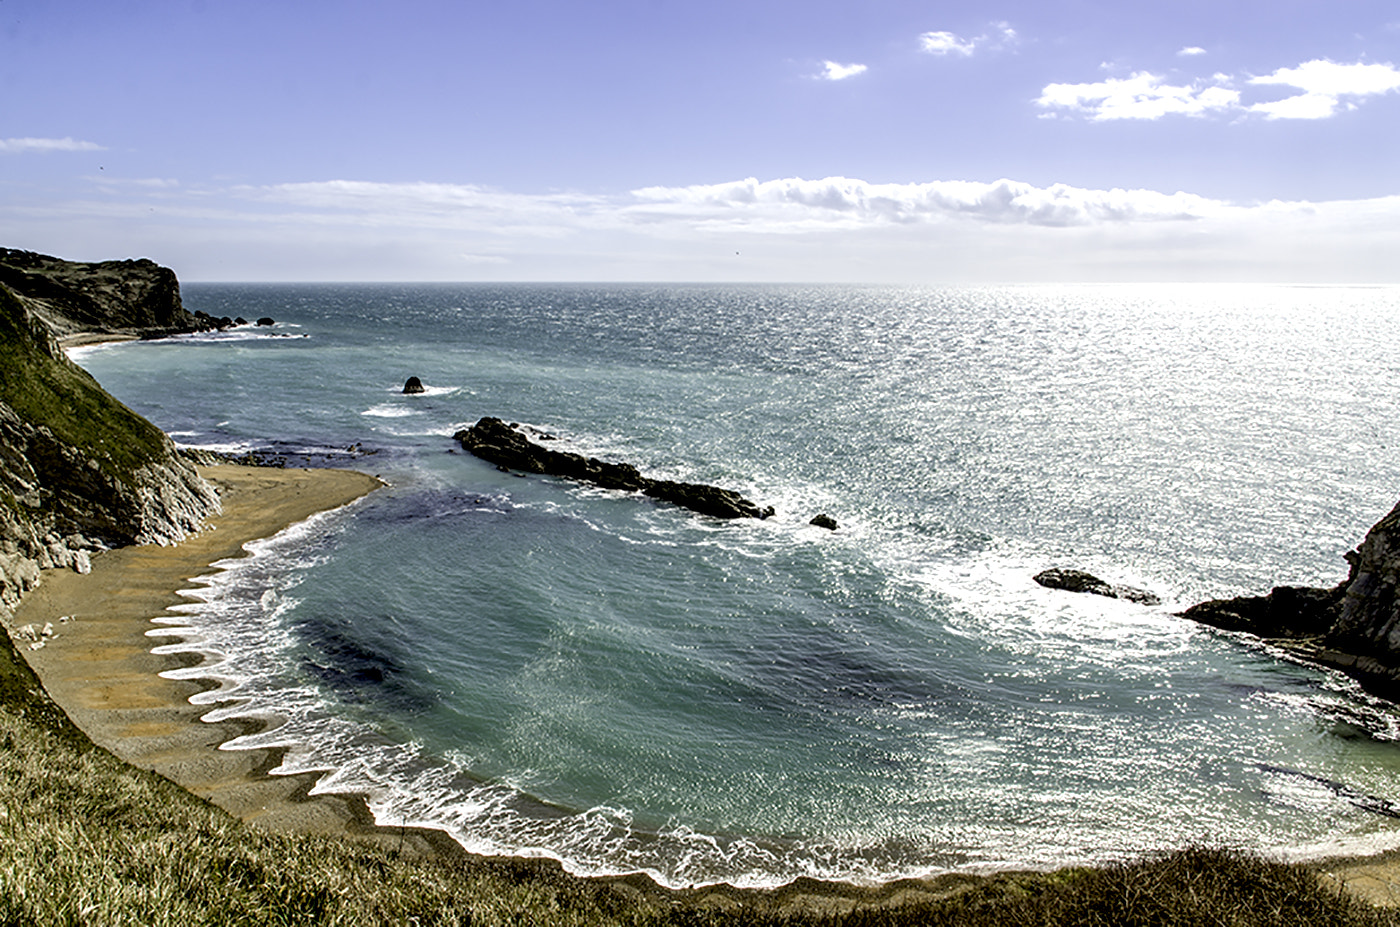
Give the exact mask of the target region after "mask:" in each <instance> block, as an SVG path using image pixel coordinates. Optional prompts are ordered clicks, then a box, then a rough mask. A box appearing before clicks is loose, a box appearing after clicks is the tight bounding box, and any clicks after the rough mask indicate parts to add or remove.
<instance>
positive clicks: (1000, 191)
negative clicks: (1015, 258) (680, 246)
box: [633, 177, 1219, 231]
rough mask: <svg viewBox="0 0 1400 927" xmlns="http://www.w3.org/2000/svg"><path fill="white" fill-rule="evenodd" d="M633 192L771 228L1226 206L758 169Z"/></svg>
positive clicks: (1065, 221)
mask: <svg viewBox="0 0 1400 927" xmlns="http://www.w3.org/2000/svg"><path fill="white" fill-rule="evenodd" d="M633 195H634V196H635V197H636V198H637V199H638V200H640V201H641V202H642V203H644V204H647V207H650V208H649V209H648V208H642V209H637V210H634V211H636V212H641V213H646V212H648V211H649V212H651V213H653V214H656V213H659V212H671V213H673V214H674V213H680V214H684V215H686V216H688V217H689V218H690V219H691V220H693V221H697V222H701V223H704V222H710V223H724V224H733V225H746V226H755V225H761V226H762V227H764V228H765V229H767V230H770V231H784V230H786V231H802V230H804V229H812V228H815V227H819V226H828V227H833V228H835V227H846V228H850V227H855V226H863V225H873V224H894V225H909V224H916V223H923V222H938V221H942V220H949V219H973V220H978V221H983V222H992V223H1005V224H1020V225H1035V226H1072V225H1088V224H1092V223H1097V222H1127V221H1143V220H1182V219H1192V218H1197V217H1200V216H1203V215H1208V214H1210V213H1212V212H1213V211H1215V210H1216V209H1217V208H1218V206H1219V204H1218V203H1216V202H1215V201H1212V200H1208V199H1205V198H1203V197H1198V196H1193V195H1191V194H1186V193H1173V194H1162V193H1157V192H1154V191H1151V190H1118V189H1114V190H1086V189H1081V188H1078V187H1071V186H1068V185H1065V184H1055V185H1053V186H1050V187H1036V186H1032V185H1031V184H1028V183H1022V182H1019V181H1014V180H1005V179H1003V180H998V181H996V182H995V183H980V182H975V181H961V180H944V181H933V182H930V183H912V184H875V183H869V182H867V181H864V180H855V179H851V178H848V177H827V178H825V179H822V180H803V179H801V178H785V179H780V180H768V181H759V180H757V179H756V178H752V177H750V178H748V179H747V180H738V181H733V182H730V183H722V184H705V185H698V186H688V187H646V188H643V189H640V190H635V191H633Z"/></svg>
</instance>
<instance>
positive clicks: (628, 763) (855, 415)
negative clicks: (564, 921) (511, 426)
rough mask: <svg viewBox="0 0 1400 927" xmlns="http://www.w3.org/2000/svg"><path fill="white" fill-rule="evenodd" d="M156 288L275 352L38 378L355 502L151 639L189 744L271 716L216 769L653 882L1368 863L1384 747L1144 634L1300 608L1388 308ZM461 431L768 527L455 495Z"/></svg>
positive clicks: (1337, 566)
mask: <svg viewBox="0 0 1400 927" xmlns="http://www.w3.org/2000/svg"><path fill="white" fill-rule="evenodd" d="M184 295H185V302H186V305H187V306H188V307H189V308H191V309H202V310H205V311H207V312H209V313H211V314H213V315H215V316H221V315H230V316H235V315H242V316H244V317H247V318H257V317H259V316H264V315H268V316H272V317H274V318H276V319H277V320H278V323H279V324H278V325H277V326H276V327H275V328H273V329H271V330H267V329H263V330H257V329H240V330H236V331H234V332H229V333H225V334H221V335H203V336H194V337H188V338H181V339H173V340H170V341H165V342H151V343H133V344H127V345H121V346H115V347H106V348H100V349H96V350H85V351H82V352H80V353H79V360H80V362H81V363H82V364H83V365H84V366H86V367H87V368H88V369H89V370H91V371H92V372H93V373H94V374H95V375H96V377H97V378H98V380H99V381H101V382H102V384H103V385H104V386H106V387H107V388H108V389H109V390H110V391H111V392H113V393H114V394H115V395H116V396H118V397H119V398H121V399H122V400H123V401H125V402H127V403H128V404H129V405H131V406H132V407H133V408H135V409H136V410H137V411H139V412H141V413H142V414H144V415H146V416H148V417H149V418H151V419H152V420H153V421H155V422H156V423H157V424H158V425H160V426H161V427H163V428H165V429H166V430H167V431H169V432H171V433H172V434H173V435H175V437H176V439H177V440H179V441H181V442H183V443H186V444H191V445H199V446H210V447H218V448H223V449H231V450H232V449H262V450H271V451H274V452H277V453H283V454H289V455H292V459H293V461H294V462H295V461H296V460H299V459H301V458H300V457H298V456H297V455H304V454H310V455H312V456H313V457H315V458H316V459H317V460H319V461H325V460H328V459H329V460H330V462H332V463H333V464H335V465H340V466H353V467H355V468H358V469H362V470H366V471H367V472H371V473H377V474H380V475H381V476H382V477H383V478H384V479H386V480H387V481H388V482H389V483H390V488H388V489H386V490H383V491H380V492H378V493H376V494H374V495H373V496H371V497H369V498H368V499H366V500H364V501H362V502H361V503H358V504H356V505H354V506H351V507H350V508H348V509H344V510H341V511H339V512H335V513H330V514H327V515H323V516H319V517H317V518H316V519H313V520H312V521H311V522H308V523H305V524H303V525H301V526H297V527H295V528H293V529H290V530H289V531H288V532H286V533H284V534H283V535H281V536H279V537H278V538H275V539H271V540H269V541H266V542H261V543H259V544H256V545H253V548H254V549H255V551H256V556H254V557H252V558H249V559H247V560H244V561H240V562H239V564H238V565H237V566H236V567H235V568H234V569H231V570H229V571H227V572H225V573H222V574H219V576H218V577H217V578H215V579H214V580H212V581H205V582H203V583H201V584H199V586H198V590H199V592H198V594H199V596H200V601H198V602H196V603H194V604H192V605H191V606H190V607H189V608H188V609H187V611H188V612H189V615H188V622H189V625H190V626H191V627H193V628H194V629H196V630H195V631H186V632H184V634H182V635H179V636H178V637H176V638H174V639H171V640H165V641H161V640H156V641H153V643H155V644H164V645H165V646H169V647H174V648H185V649H189V648H195V649H202V650H205V651H208V652H213V653H217V654H219V655H220V658H221V659H222V662H221V663H220V664H219V666H218V667H217V668H216V669H215V670H214V671H212V674H213V675H215V676H217V677H218V678H220V679H222V680H223V682H224V685H223V687H222V688H221V689H219V690H216V691H214V692H212V693H205V695H203V696H201V697H200V698H201V699H203V700H204V701H205V702H207V703H208V704H209V706H210V709H211V712H212V713H213V714H212V715H211V717H221V716H226V715H229V714H254V715H258V716H263V717H267V718H269V719H276V726H275V727H274V728H273V729H272V730H270V731H269V732H267V733H265V734H262V735H258V736H255V737H252V738H248V739H246V740H245V741H243V742H241V743H235V744H234V745H233V746H259V745H266V744H286V745H289V746H292V747H293V748H294V749H293V750H292V752H291V753H290V755H289V758H288V760H287V763H286V765H285V771H297V770H303V769H323V770H326V776H325V778H324V779H323V780H322V783H321V785H320V786H319V787H318V788H320V789H323V790H346V789H349V790H354V791H359V792H364V793H366V794H367V795H368V796H369V797H370V801H371V806H372V808H373V810H374V811H375V813H376V815H377V816H379V818H380V819H381V820H382V821H385V822H393V823H397V822H407V823H413V824H426V825H429V826H434V827H439V828H443V829H446V830H448V831H449V832H450V833H452V834H453V835H454V836H455V837H456V838H457V839H458V840H459V841H461V842H462V843H463V844H464V845H465V846H467V847H468V848H470V849H472V850H477V851H482V852H496V853H515V854H529V855H548V856H553V857H557V858H559V859H562V860H563V861H564V862H565V864H566V865H567V866H568V867H569V868H570V869H571V870H572V871H576V872H581V873H599V872H618V871H635V870H643V871H647V872H650V873H652V874H653V875H655V876H656V877H657V878H659V879H660V880H661V881H663V882H665V883H667V884H672V885H683V884H695V883H701V882H713V881H729V882H734V883H736V884H743V885H750V884H752V885H766V884H775V883H778V882H782V881H786V880H790V879H792V878H794V877H796V876H799V875H814V876H819V877H826V878H841V879H853V880H858V881H871V880H881V879H890V878H895V877H898V876H903V875H911V874H920V873H928V872H938V871H943V870H947V869H958V868H973V869H979V868H994V867H1002V866H1027V865H1030V866H1049V865H1058V864H1064V863H1070V862H1083V861H1093V860H1103V859H1108V858H1117V857H1121V856H1124V855H1129V854H1133V853H1136V852H1140V851H1143V850H1148V849H1154V848H1161V847H1164V846H1179V845H1182V844H1184V843H1187V842H1191V841H1202V840H1204V841H1210V842H1224V843H1229V844H1232V845H1240V846H1247V847H1254V848H1259V849H1264V850H1266V851H1270V852H1277V853H1281V854H1284V855H1289V856H1295V857H1296V856H1309V855H1318V854H1320V853H1325V852H1334V851H1341V850H1346V851H1358V850H1366V849H1377V848H1381V847H1389V846H1397V845H1400V828H1397V825H1396V820H1395V818H1394V817H1391V816H1389V815H1387V814H1383V813H1377V811H1376V809H1377V808H1379V809H1380V810H1381V811H1386V810H1390V806H1389V805H1387V804H1386V803H1387V802H1392V801H1393V802H1397V803H1400V777H1398V776H1397V774H1400V750H1397V748H1396V744H1395V743H1394V741H1395V740H1396V739H1397V737H1400V715H1397V714H1396V712H1395V710H1394V709H1393V708H1391V707H1390V706H1388V705H1386V704H1385V703H1380V702H1377V701H1375V700H1372V699H1369V698H1368V697H1366V696H1365V695H1363V694H1361V693H1360V692H1359V691H1358V690H1357V689H1356V688H1355V687H1354V686H1353V685H1352V684H1350V683H1349V682H1348V681H1347V680H1345V679H1344V678H1342V677H1340V676H1337V675H1335V674H1329V673H1323V672H1320V671H1317V670H1314V669H1310V668H1306V667H1302V666H1299V665H1296V664H1293V663H1290V662H1287V661H1286V660H1283V659H1281V658H1280V657H1279V655H1277V654H1275V653H1271V652H1269V651H1268V650H1266V649H1265V648H1263V647H1262V646H1261V645H1259V644H1257V643H1255V642H1250V641H1248V640H1245V639H1242V638H1239V637H1235V636H1231V635H1227V634H1222V633H1219V632H1214V631H1211V630H1209V629H1204V628H1200V627H1196V626H1193V625H1191V624H1189V623H1187V622H1184V621H1182V620H1181V619H1178V618H1176V617H1174V616H1173V615H1172V614H1171V613H1172V612H1173V611H1176V610H1179V609H1180V608H1181V607H1184V606H1186V605H1189V604H1193V603H1194V602H1196V601H1199V600H1201V599H1203V598H1207V597H1212V596H1218V595H1230V594H1240V593H1245V592H1262V591H1264V590H1265V589H1267V588H1268V587H1269V586H1270V585H1273V584H1276V583H1307V584H1318V585H1322V584H1332V583H1335V582H1337V581H1338V580H1340V579H1341V578H1342V576H1343V575H1344V573H1345V564H1344V563H1343V561H1342V558H1341V555H1342V553H1343V552H1344V551H1346V550H1348V549H1349V548H1350V547H1351V546H1354V545H1355V544H1356V543H1358V542H1359V541H1360V539H1361V538H1362V537H1363V536H1364V534H1365V531H1366V529H1367V528H1368V527H1369V526H1370V525H1371V524H1372V523H1373V522H1375V521H1376V520H1378V519H1379V518H1380V517H1381V516H1382V515H1383V514H1385V512H1387V511H1389V509H1390V508H1391V506H1392V505H1393V504H1394V503H1395V499H1396V496H1397V494H1400V457H1397V455H1396V454H1395V453H1393V451H1392V450H1391V449H1392V448H1394V447H1396V446H1397V444H1400V434H1397V433H1396V430H1397V427H1400V376H1397V375H1396V374H1397V369H1396V368H1397V366H1400V364H1398V363H1397V362H1396V361H1395V360H1394V359H1393V351H1391V350H1390V349H1389V346H1391V345H1393V344H1395V343H1400V311H1397V310H1400V292H1397V291H1396V290H1393V289H1385V288H1381V289H1304V288H1246V287H1236V288H1231V287H1204V286H1183V287H1150V288H1129V287H1078V288H1076V287H1046V288H1035V287H1017V288H986V289H935V288H924V289H918V288H915V289H903V288H887V287H795V286H794V287H777V286H774V287H755V286H745V287H709V286H704V287H702V286H671V287H651V286H616V287H608V286H537V285H529V286H526V285H521V286H490V285H479V286H447V285H434V286H272V285H268V286H232V285H229V286H222V285H209V284H206V285H189V286H186V287H185V294H184ZM409 375H417V376H419V377H421V378H422V379H423V381H424V382H425V383H426V384H428V386H429V387H430V389H429V392H428V393H427V394H426V395H423V396H403V395H401V393H400V392H399V390H400V389H401V387H402V384H403V381H404V379H406V378H407V377H408V376H409ZM483 415H498V416H501V417H503V418H506V419H507V420H514V421H521V422H527V423H530V424H533V425H535V426H538V427H540V428H542V429H545V430H547V431H549V432H552V433H554V434H556V435H558V436H559V437H560V440H561V443H562V444H563V445H565V446H567V447H570V448H572V449H575V450H579V451H582V452H585V453H588V454H592V455H595V456H600V457H604V458H607V459H614V460H624V461H628V462H631V463H634V464H636V465H637V466H638V467H639V468H640V469H641V470H642V471H643V472H644V473H646V474H648V475H651V476H656V477H665V478H672V479H683V480H691V481H703V482H709V483H715V484H718V485H721V486H725V487H728V488H733V489H737V490H739V491H741V492H742V493H744V495H746V496H748V497H749V498H751V499H753V500H754V501H755V502H757V503H759V504H760V505H770V504H771V505H774V506H776V508H777V510H778V515H777V516H776V517H775V518H773V519H770V520H768V521H764V522H756V521H746V522H743V523H729V522H718V521H712V520H709V519H706V518H703V517H700V516H697V515H695V514H693V513H689V512H685V511H682V510H679V509H675V508H671V507H668V506H665V505H663V504H658V503H656V502H653V501H651V500H647V499H644V498H642V497H638V496H631V495H624V494H620V493H614V492H607V491H602V490H598V489H592V488H587V487H583V486H579V485H575V484H570V483H565V482H560V481H556V480H553V479H549V478H543V477H534V476H532V477H528V478H523V477H520V476H517V475H512V474H507V473H502V472H499V471H497V470H496V469H495V468H494V467H492V466H490V465H488V464H485V463H483V462H481V461H479V460H476V459H475V458H473V457H471V456H470V455H467V454H465V453H463V452H462V451H461V450H460V448H457V447H456V446H455V443H454V442H453V441H452V440H451V435H452V433H453V432H454V431H456V430H457V429H459V428H461V427H464V426H466V425H469V424H470V423H472V422H474V421H476V419H477V418H479V417H481V416H483ZM352 445H357V446H358V450H357V451H355V452H353V453H352V452H350V451H348V450H347V449H348V448H350V447H351V446H352ZM364 452H368V453H364ZM818 512H827V513H829V514H831V515H832V516H833V517H835V518H836V519H837V521H838V522H840V524H841V528H840V530H839V531H837V532H834V533H830V532H826V531H823V530H821V529H817V528H813V527H810V526H808V525H807V521H808V520H809V519H810V518H811V517H812V516H813V515H814V514H816V513H818ZM1050 566H1075V567H1080V568H1083V569H1088V570H1090V571H1092V572H1094V573H1096V574H1098V575H1100V576H1102V577H1104V578H1105V579H1108V580H1109V581H1111V582H1117V583H1128V584H1130V585H1135V586H1142V587H1145V588H1148V589H1152V590H1154V591H1156V592H1158V593H1159V594H1160V595H1162V597H1163V599H1164V600H1165V604H1164V605H1163V606H1161V607H1159V608H1144V607H1141V606H1136V605H1132V604H1129V603H1125V602H1118V601H1112V600H1106V599H1100V598H1095V597H1091V596H1075V595H1072V594H1068V593H1062V592H1055V591H1050V590H1045V589H1041V588H1040V587H1038V586H1036V585H1035V584H1034V583H1033V582H1032V581H1031V576H1032V575H1034V574H1035V573H1036V572H1038V571H1039V570H1041V569H1044V568H1046V567H1050ZM181 639H185V640H184V642H183V643H180V642H178V641H180V640H181ZM199 675H204V676H208V675H211V671H210V670H208V669H204V670H202V671H200V673H199ZM1320 780H1326V781H1320ZM1329 783H1330V784H1329ZM1363 797H1364V798H1363Z"/></svg>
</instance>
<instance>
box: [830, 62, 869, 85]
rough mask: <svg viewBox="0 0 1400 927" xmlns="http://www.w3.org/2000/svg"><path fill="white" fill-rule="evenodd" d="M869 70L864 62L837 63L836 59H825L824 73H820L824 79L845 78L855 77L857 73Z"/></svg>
mask: <svg viewBox="0 0 1400 927" xmlns="http://www.w3.org/2000/svg"><path fill="white" fill-rule="evenodd" d="M867 70H869V69H868V68H867V67H866V66H865V65H863V64H837V63H836V62H835V61H823V62H822V73H821V74H820V75H818V76H819V77H821V79H822V80H845V79H846V78H848V77H855V76H856V75H857V74H864V73H865V72H866V71H867Z"/></svg>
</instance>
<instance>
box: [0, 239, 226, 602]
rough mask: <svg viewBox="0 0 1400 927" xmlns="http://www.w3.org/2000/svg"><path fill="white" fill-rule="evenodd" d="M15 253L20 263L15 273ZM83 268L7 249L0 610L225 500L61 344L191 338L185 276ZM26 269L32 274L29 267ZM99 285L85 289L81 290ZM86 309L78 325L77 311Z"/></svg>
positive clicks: (168, 538) (0, 416) (190, 524)
mask: <svg viewBox="0 0 1400 927" xmlns="http://www.w3.org/2000/svg"><path fill="white" fill-rule="evenodd" d="M16 255H18V256H19V257H20V263H19V264H18V265H17V264H16V263H15V261H16V257H15V256H16ZM113 263H115V262H109V263H108V264H98V265H92V264H74V265H68V266H67V267H66V268H65V267H63V266H62V265H65V264H66V262H61V261H57V259H55V258H43V257H41V256H39V255H33V254H30V253H28V252H16V251H9V250H5V251H0V608H3V609H5V610H8V609H10V608H13V606H14V605H15V604H16V603H17V602H18V600H19V597H20V596H21V595H22V594H23V593H24V592H26V591H27V590H28V589H30V588H31V587H32V586H33V585H34V584H35V583H36V582H37V581H38V578H39V571H40V570H41V569H47V568H49V567H54V566H59V567H73V568H75V569H77V570H79V571H83V570H85V569H86V568H87V566H88V563H89V554H90V553H91V552H93V551H97V550H103V549H106V548H110V547H121V546H124V545H128V544H149V543H156V544H166V543H170V542H173V541H177V540H179V539H181V538H183V537H184V536H185V535H186V534H188V533H189V532H191V531H193V530H195V529H196V528H197V527H198V526H199V524H200V521H201V520H202V519H203V518H204V517H205V516H206V515H208V514H209V513H211V512H214V511H217V510H218V508H219V499H218V496H217V494H216V493H215V492H214V489H213V487H211V486H210V485H209V484H208V483H207V482H206V481H205V480H203V479H201V478H200V476H199V475H198V474H197V473H196V472H195V469H194V467H193V466H192V465H191V464H190V462H189V461H187V460H186V459H185V458H184V457H182V456H181V455H180V454H179V452H178V451H177V450H176V448H175V445H174V443H173V442H172V441H171V440H170V438H169V437H167V436H166V435H165V433H164V432H162V431H161V430H160V429H158V428H156V427H155V426H154V425H152V424H151V423H150V422H148V421H146V420H145V419H143V418H141V417H140V416H139V415H137V414H136V413H134V412H132V411H131V410H130V409H128V408H126V406H124V405H122V404H121V403H120V402H118V401H117V400H115V399H114V398H112V397H111V396H110V395H109V394H108V393H107V392H106V391H104V390H103V389H102V387H100V386H98V384H97V381H96V380H94V379H93V378H92V377H91V376H89V375H88V374H87V372H85V371H84V370H83V369H82V368H80V367H78V366H77V365H76V364H74V363H73V362H72V361H70V360H69V359H68V358H67V356H66V355H65V354H64V352H63V349H62V348H61V347H60V344H59V340H58V338H59V334H60V333H61V332H66V333H68V334H69V335H73V334H77V333H79V332H84V331H86V332H98V333H102V334H127V335H131V336H144V335H152V334H168V333H171V332H174V331H193V330H196V329H197V328H198V327H199V326H198V324H197V320H196V319H195V318H194V316H192V315H190V314H189V313H187V312H185V310H184V308H183V307H182V306H181V305H180V298H179V289H178V285H177V284H176V283H175V276H174V274H173V273H171V272H170V271H169V270H168V269H166V268H159V267H157V266H156V265H155V264H152V263H151V262H149V261H144V262H142V261H136V262H120V264H121V265H128V264H129V265H130V267H128V268H126V269H128V270H129V271H130V275H129V277H125V276H123V275H122V274H121V273H120V272H119V271H120V270H121V267H120V266H119V267H117V268H116V269H114V268H113V266H112V264H113ZM25 268H30V269H29V270H26V269H25ZM88 268H97V270H94V271H92V273H91V275H92V276H93V278H94V280H95V281H97V282H96V283H95V284H94V286H93V288H92V290H91V291H88V292H82V291H80V290H78V289H77V288H76V286H75V285H74V283H73V281H74V280H76V279H79V278H81V277H83V276H84V275H87V274H88ZM70 311H71V312H73V313H76V315H70V314H68V313H69V312H70Z"/></svg>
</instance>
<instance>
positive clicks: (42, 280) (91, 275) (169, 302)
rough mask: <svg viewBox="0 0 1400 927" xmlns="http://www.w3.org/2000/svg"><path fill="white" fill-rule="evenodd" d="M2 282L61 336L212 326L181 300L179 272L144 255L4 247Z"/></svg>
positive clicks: (0, 267)
mask: <svg viewBox="0 0 1400 927" xmlns="http://www.w3.org/2000/svg"><path fill="white" fill-rule="evenodd" d="M0 285H3V286H6V287H8V288H9V289H10V291H11V293H13V294H14V295H16V296H18V297H19V299H20V301H21V302H22V303H24V304H25V307H26V308H27V309H29V311H30V312H31V313H32V314H34V315H35V316H37V317H38V318H39V319H40V320H42V321H43V322H44V323H45V324H46V325H48V327H49V329H50V331H52V332H53V334H54V335H56V336H58V337H60V338H62V337H66V336H69V335H75V334H78V333H80V332H91V333H97V334H104V335H135V336H137V337H142V336H145V337H150V336H153V335H173V334H178V333H181V332H192V331H198V330H200V329H202V328H208V327H209V324H208V323H207V322H202V321H201V320H199V319H197V318H196V317H195V316H194V315H193V314H191V313H190V312H189V311H187V310H186V309H185V307H184V305H183V304H182V303H181V302H180V283H179V281H178V280H177V279H176V278H175V272H174V271H173V270H171V269H170V268H168V267H161V266H160V265H159V264H157V263H155V262H154V261H150V260H146V259H144V258H142V259H140V260H133V261H101V262H99V263H84V262H80V261H65V260H62V259H60V258H55V257H49V256H48V255H45V254H35V253H34V252H32V251H17V250H14V249H12V248H0Z"/></svg>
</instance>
